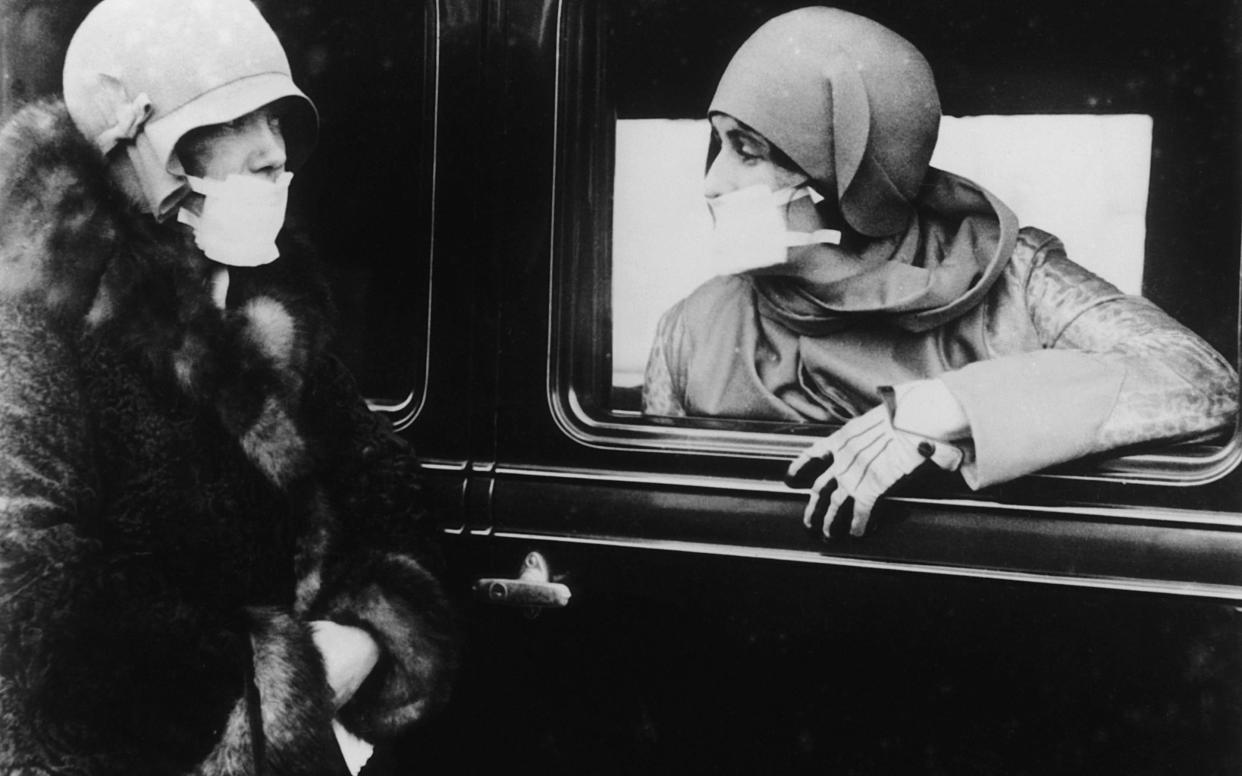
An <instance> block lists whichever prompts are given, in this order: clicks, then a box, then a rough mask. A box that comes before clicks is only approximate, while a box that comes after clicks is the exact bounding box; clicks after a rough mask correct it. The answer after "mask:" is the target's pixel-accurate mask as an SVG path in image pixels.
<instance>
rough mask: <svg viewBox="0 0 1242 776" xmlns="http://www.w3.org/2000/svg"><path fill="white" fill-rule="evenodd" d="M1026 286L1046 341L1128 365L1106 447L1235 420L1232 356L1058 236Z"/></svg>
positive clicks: (1104, 431) (1101, 437)
mask: <svg viewBox="0 0 1242 776" xmlns="http://www.w3.org/2000/svg"><path fill="white" fill-rule="evenodd" d="M1026 289H1027V294H1026V298H1027V305H1028V309H1029V312H1030V315H1031V320H1032V322H1033V323H1034V325H1035V328H1036V331H1037V332H1038V334H1039V337H1040V340H1041V343H1042V344H1043V346H1044V347H1045V348H1054V349H1069V350H1078V351H1083V352H1087V353H1092V354H1094V355H1096V356H1097V357H1100V358H1103V359H1106V360H1108V361H1111V362H1114V363H1115V364H1116V365H1118V366H1120V367H1123V369H1124V375H1125V377H1124V379H1123V381H1122V384H1121V389H1120V392H1119V393H1118V395H1117V399H1116V403H1115V404H1114V406H1113V410H1112V412H1111V413H1110V414H1109V415H1108V416H1107V417H1106V418H1105V419H1104V422H1103V424H1102V425H1101V427H1100V429H1099V432H1098V438H1097V440H1096V443H1097V445H1098V448H1099V449H1100V450H1106V449H1110V448H1115V447H1119V446H1122V445H1127V444H1134V443H1138V442H1144V441H1149V440H1157V439H1169V440H1173V439H1185V438H1188V437H1192V436H1195V435H1198V434H1202V433H1204V432H1209V431H1213V430H1219V429H1221V428H1223V427H1225V426H1226V425H1227V424H1229V423H1230V422H1232V420H1233V418H1234V415H1235V413H1236V411H1237V392H1238V382H1237V381H1238V378H1237V374H1236V373H1235V372H1234V370H1233V368H1232V367H1231V366H1230V365H1229V363H1228V362H1226V361H1225V359H1224V358H1223V357H1222V356H1221V355H1220V354H1219V353H1217V352H1216V351H1215V350H1213V349H1212V347H1211V346H1210V345H1208V344H1207V343H1206V342H1204V341H1203V340H1202V339H1200V338H1199V337H1198V336H1197V335H1195V334H1194V333H1193V332H1191V331H1190V330H1189V329H1187V328H1185V327H1184V326H1182V325H1181V324H1180V323H1178V322H1177V321H1175V320H1174V319H1173V318H1171V317H1170V316H1169V315H1167V314H1166V313H1164V312H1163V311H1162V310H1160V309H1159V308H1158V307H1156V305H1154V304H1152V303H1151V302H1150V301H1148V300H1146V299H1143V298H1142V297H1138V296H1129V295H1126V294H1123V293H1121V292H1120V291H1119V290H1118V289H1117V288H1115V287H1114V286H1113V285H1112V284H1110V283H1108V282H1107V281H1105V280H1102V279H1101V278H1099V277H1096V276H1095V275H1094V274H1092V273H1091V272H1089V271H1088V270H1086V269H1084V268H1082V267H1080V266H1078V265H1077V264H1074V263H1073V262H1072V261H1070V260H1069V259H1068V258H1066V255H1065V251H1064V249H1063V248H1062V246H1061V244H1060V242H1059V241H1056V240H1049V242H1048V243H1046V244H1045V245H1044V246H1043V247H1042V248H1041V249H1040V250H1039V251H1037V252H1036V253H1035V254H1034V256H1033V261H1032V264H1031V269H1030V274H1029V277H1028V282H1027V284H1026Z"/></svg>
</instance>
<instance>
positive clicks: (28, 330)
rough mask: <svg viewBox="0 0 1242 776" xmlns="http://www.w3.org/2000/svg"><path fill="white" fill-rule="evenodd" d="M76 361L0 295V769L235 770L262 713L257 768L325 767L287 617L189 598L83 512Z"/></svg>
mask: <svg viewBox="0 0 1242 776" xmlns="http://www.w3.org/2000/svg"><path fill="white" fill-rule="evenodd" d="M75 363H76V361H75V359H74V353H73V348H72V347H71V345H70V341H69V339H68V338H67V337H62V336H59V335H57V333H56V327H55V326H54V325H52V324H51V323H50V322H49V321H48V320H47V318H46V313H45V312H44V308H42V307H38V306H35V307H28V306H23V305H16V304H11V303H6V302H4V301H0V770H6V768H7V767H9V766H14V765H15V764H28V765H29V764H41V765H44V766H47V767H52V765H55V766H57V767H58V768H63V770H64V772H73V773H84V774H95V773H184V772H189V771H192V770H193V769H194V768H195V767H196V763H201V765H200V766H199V767H198V773H201V774H226V773H227V774H249V773H253V772H255V769H254V767H253V762H254V761H253V757H254V744H255V741H254V740H253V739H252V736H251V730H252V729H255V728H253V727H252V726H251V724H249V721H250V720H259V719H261V720H262V726H263V729H264V733H265V735H264V743H263V744H262V746H263V747H264V749H265V759H266V760H267V762H269V763H271V764H272V766H273V767H272V772H276V773H289V772H297V773H313V772H332V770H330V769H328V764H330V763H333V762H334V761H333V759H332V757H333V756H336V757H338V760H339V755H338V754H337V750H336V747H335V744H334V742H333V738H332V733H331V719H332V709H331V703H330V698H329V695H328V689H327V686H326V683H325V681H324V677H323V666H322V663H321V662H320V660H319V656H318V652H317V651H316V650H315V649H314V645H313V642H312V641H311V639H310V636H309V634H308V633H307V632H306V631H305V628H304V626H302V625H299V624H297V623H295V622H294V621H293V619H292V617H291V616H290V615H289V614H287V613H282V612H279V611H266V610H265V611H255V612H249V613H247V612H221V611H218V610H216V609H213V608H211V607H210V606H205V605H202V604H200V603H198V602H196V601H194V600H191V599H188V598H187V597H186V596H185V595H184V593H183V592H182V591H181V589H180V588H178V587H177V586H176V585H175V584H173V583H171V582H170V581H169V580H168V578H167V576H166V574H165V571H166V568H167V567H166V565H165V564H166V563H167V562H168V559H167V558H155V557H151V556H150V554H149V553H143V552H140V551H132V550H127V549H126V548H125V545H124V542H123V540H119V539H117V538H115V537H108V536H106V535H105V534H104V533H103V532H102V531H101V530H100V529H99V527H98V526H97V525H95V513H96V507H95V503H94V496H93V493H94V490H95V488H94V479H95V475H94V473H93V472H94V468H93V466H92V464H91V462H92V457H91V453H90V450H91V437H90V424H89V423H88V422H87V420H86V418H87V415H86V414H85V412H84V410H83V407H82V400H81V398H80V390H79V389H78V385H77V383H76V381H75V375H76V369H75ZM249 687H254V688H255V690H254V691H248V688H249ZM251 704H253V705H251ZM225 720H228V722H227V724H225ZM204 758H206V760H205V761H204ZM289 763H299V765H298V767H293V766H288V765H287V764H289ZM308 763H311V764H313V767H310V768H307V767H304V766H305V765H306V764H308Z"/></svg>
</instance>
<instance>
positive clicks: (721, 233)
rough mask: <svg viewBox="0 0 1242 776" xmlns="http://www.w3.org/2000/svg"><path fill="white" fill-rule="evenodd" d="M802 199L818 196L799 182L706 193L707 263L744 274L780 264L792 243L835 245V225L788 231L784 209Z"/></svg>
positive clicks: (837, 239) (838, 237)
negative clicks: (709, 257)
mask: <svg viewBox="0 0 1242 776" xmlns="http://www.w3.org/2000/svg"><path fill="white" fill-rule="evenodd" d="M803 197H811V198H812V201H814V202H819V201H820V200H821V199H823V198H822V197H820V196H819V194H817V193H816V192H815V191H814V190H812V189H811V188H810V187H809V186H807V185H805V184H803V185H800V186H792V187H787V188H783V189H779V190H777V191H772V190H771V189H769V188H768V187H767V186H764V185H763V184H757V185H755V186H748V187H746V188H744V189H738V190H737V191H730V192H729V193H728V194H721V195H720V196H718V197H709V198H708V199H707V207H708V209H709V210H711V213H712V220H713V221H714V222H715V228H714V229H713V230H712V257H713V267H714V268H715V269H716V270H717V271H719V272H720V273H722V274H730V273H735V272H745V271H746V270H748V269H755V268H757V267H768V266H771V265H773V264H780V263H782V262H784V261H785V259H786V258H787V256H788V253H787V252H788V249H789V248H792V247H796V246H800V245H813V244H817V243H829V244H833V245H836V244H838V243H840V242H841V233H840V232H838V231H837V230H835V229H820V230H818V231H815V232H791V231H789V229H788V226H787V224H786V222H785V211H786V210H787V209H788V207H789V206H790V205H792V204H793V203H794V202H797V201H798V200H800V199H802V198H803Z"/></svg>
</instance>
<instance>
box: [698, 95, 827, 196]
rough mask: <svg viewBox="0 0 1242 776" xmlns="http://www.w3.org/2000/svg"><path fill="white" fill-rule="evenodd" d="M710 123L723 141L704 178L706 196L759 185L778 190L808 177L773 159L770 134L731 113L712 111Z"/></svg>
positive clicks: (713, 130) (794, 184)
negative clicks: (764, 133) (750, 125)
mask: <svg viewBox="0 0 1242 776" xmlns="http://www.w3.org/2000/svg"><path fill="white" fill-rule="evenodd" d="M711 124H712V132H713V133H714V134H715V135H716V138H717V140H719V141H720V153H719V154H717V155H716V158H715V159H714V160H712V166H711V167H710V168H709V169H708V171H707V177H706V178H705V179H704V181H703V196H705V197H708V198H711V197H719V196H721V195H722V194H728V193H729V192H731V191H737V190H738V189H744V188H748V187H750V186H756V185H763V186H767V187H768V188H769V189H771V190H772V191H777V190H779V189H783V188H785V187H786V186H796V185H798V184H800V183H803V182H805V181H806V175H805V174H803V173H802V172H799V171H797V170H791V169H789V168H787V167H783V166H781V165H780V164H778V163H776V162H775V161H774V160H773V150H774V149H773V147H772V144H771V143H769V142H768V140H767V138H765V137H764V136H763V135H761V134H759V133H758V132H756V131H755V130H753V129H751V128H750V127H748V126H746V125H745V124H743V123H742V122H740V121H738V120H737V119H735V118H733V117H732V116H730V115H729V114H727V113H713V114H712V115H711Z"/></svg>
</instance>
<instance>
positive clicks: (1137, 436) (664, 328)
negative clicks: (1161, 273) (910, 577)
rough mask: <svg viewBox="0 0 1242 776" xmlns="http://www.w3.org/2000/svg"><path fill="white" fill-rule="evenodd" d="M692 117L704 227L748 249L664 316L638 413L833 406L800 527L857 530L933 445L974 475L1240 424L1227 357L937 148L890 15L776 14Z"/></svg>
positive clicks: (812, 458) (752, 414)
mask: <svg viewBox="0 0 1242 776" xmlns="http://www.w3.org/2000/svg"><path fill="white" fill-rule="evenodd" d="M708 115H709V119H710V121H711V125H712V141H711V145H710V148H709V151H708V159H709V167H708V171H707V176H706V180H705V183H704V194H705V196H706V198H707V203H708V206H709V208H710V209H711V211H712V214H713V217H714V219H715V222H716V234H715V236H716V239H717V242H718V243H719V249H720V250H722V251H727V250H737V249H739V247H740V248H742V249H743V250H745V251H747V252H748V257H743V258H745V259H746V260H747V261H749V262H750V266H751V267H754V268H753V269H749V270H747V271H745V272H741V273H739V274H732V275H725V276H720V277H716V278H714V279H712V280H710V281H708V282H707V283H705V284H703V285H702V286H701V287H699V288H698V289H697V290H695V291H694V292H693V293H692V294H691V295H690V296H688V297H687V298H685V299H683V300H682V301H681V302H679V303H677V304H676V305H675V306H674V307H672V308H671V309H669V310H668V311H667V312H666V313H665V314H664V315H663V317H662V318H661V320H660V324H659V327H658V330H657V333H656V337H655V342H654V345H653V347H652V350H651V355H650V358H649V360H648V365H647V372H646V378H645V382H644V386H643V406H644V411H645V412H646V413H647V414H651V415H667V416H683V415H685V416H710V417H728V418H748V419H764V420H781V421H791V420H792V421H806V422H818V423H842V424H844V425H842V426H841V428H840V429H839V430H838V431H836V432H835V433H833V434H832V435H830V436H829V437H827V438H826V439H823V440H821V441H819V442H817V443H815V444H814V445H812V446H811V447H810V448H809V449H807V450H806V451H805V452H803V453H802V454H801V455H800V456H799V457H798V458H797V459H796V460H795V461H794V462H793V463H792V464H791V465H790V468H789V479H790V481H791V483H793V484H798V485H808V486H809V487H810V488H811V491H812V493H811V497H810V501H809V503H808V505H807V507H806V511H805V514H804V520H805V522H806V524H807V527H808V528H812V527H814V528H816V529H820V530H822V531H823V533H824V536H825V537H827V536H828V535H829V532H830V529H831V530H832V533H833V535H836V534H837V533H838V532H840V531H842V530H844V528H845V527H846V526H848V528H849V532H850V533H851V534H852V535H855V536H858V535H862V534H863V533H864V532H865V530H866V528H867V524H868V520H869V518H870V513H871V510H872V507H873V506H874V504H875V502H876V500H877V499H878V498H879V497H880V496H881V495H883V494H884V493H886V492H887V491H889V490H890V489H891V488H892V487H893V486H894V485H895V484H896V483H897V482H898V481H899V480H901V479H902V478H904V477H906V476H908V475H910V474H912V473H913V472H914V471H915V470H916V469H919V468H921V467H923V468H926V467H925V465H927V466H930V465H931V464H934V465H935V466H938V467H939V468H941V469H945V470H959V471H960V473H961V475H962V477H963V478H964V479H965V481H966V482H967V484H969V485H970V487H972V488H982V487H985V486H988V485H992V484H995V483H1000V482H1004V481H1007V480H1011V479H1013V478H1016V477H1020V476H1022V475H1024V474H1028V473H1031V472H1034V471H1037V470H1039V469H1043V468H1045V467H1048V466H1052V465H1054V464H1059V463H1063V462H1066V461H1070V460H1073V459H1076V458H1080V457H1082V456H1085V455H1088V454H1092V453H1099V452H1103V451H1107V450H1111V449H1115V448H1118V447H1121V446H1125V445H1130V444H1134V443H1139V442H1146V441H1152V440H1179V439H1187V438H1190V437H1194V436H1197V435H1202V434H1204V433H1207V432H1211V431H1213V430H1219V429H1222V428H1224V427H1225V426H1227V425H1228V424H1229V423H1231V422H1232V419H1233V417H1234V414H1235V411H1236V406H1237V376H1236V374H1235V373H1234V371H1233V370H1232V368H1231V367H1230V365H1229V364H1228V363H1227V362H1226V361H1225V360H1224V359H1223V358H1222V357H1221V356H1220V355H1219V354H1218V353H1216V352H1215V351H1214V350H1213V349H1212V348H1211V347H1210V346H1209V345H1208V344H1207V343H1205V342H1204V341H1203V340H1202V339H1200V338H1199V337H1198V336H1196V335H1195V334H1194V333H1192V332H1190V331H1189V330H1187V329H1186V328H1185V327H1183V326H1181V325H1180V324H1179V323H1177V321H1175V320H1173V319H1172V318H1170V317H1169V316H1168V315H1166V314H1165V313H1164V312H1162V311H1161V310H1159V309H1158V308H1157V307H1156V306H1155V305H1154V304H1152V303H1151V302H1149V301H1147V300H1145V299H1143V298H1140V297H1135V296H1127V295H1125V294H1123V293H1121V292H1120V291H1118V290H1117V289H1116V288H1115V287H1113V286H1112V285H1110V284H1109V283H1108V282H1106V281H1104V280H1102V279H1100V278H1098V277H1096V276H1094V275H1093V274H1091V273H1090V272H1088V271H1087V270H1085V269H1083V268H1082V267H1079V266H1078V265H1076V264H1074V263H1073V262H1072V261H1070V260H1069V259H1068V258H1066V255H1065V250H1064V248H1063V247H1062V245H1061V243H1060V241H1058V240H1057V239H1056V238H1055V237H1053V236H1052V235H1049V234H1046V233H1044V232H1041V231H1039V230H1038V229H1033V228H1029V227H1027V228H1021V229H1020V228H1019V226H1018V219H1017V217H1016V216H1015V215H1014V213H1012V212H1011V211H1010V210H1009V209H1008V208H1007V207H1006V206H1005V204H1004V203H1003V202H1001V201H1000V200H998V199H997V198H996V197H995V196H993V195H992V194H991V193H989V192H988V191H987V190H985V189H984V188H982V187H981V186H979V185H977V184H975V183H973V182H971V181H969V180H966V179H964V178H961V177H959V176H957V175H954V174H952V173H948V172H944V171H942V170H937V169H934V168H931V167H930V166H929V161H930V159H931V156H932V150H933V148H934V146H935V144H936V136H937V131H938V128H939V122H940V102H939V97H938V95H937V92H936V87H935V83H934V82H933V79H932V73H931V69H930V68H929V66H928V64H927V61H926V60H925V59H924V58H923V56H922V55H921V54H920V53H919V51H918V50H917V49H915V48H914V46H913V45H911V44H910V43H909V42H908V41H906V40H905V39H903V38H901V37H900V36H898V35H897V34H895V33H894V32H892V31H891V30H888V29H886V28H885V27H883V26H881V25H879V24H877V23H875V22H873V21H870V20H868V19H865V18H862V17H859V16H856V15H854V14H850V13H847V12H845V11H841V10H837V9H831V8H819V7H816V8H803V9H800V10H797V11H793V12H790V13H787V14H784V15H782V16H779V17H777V18H775V19H773V20H771V21H769V22H768V23H766V24H765V25H763V26H762V27H760V28H759V29H758V30H757V31H756V32H755V33H754V34H753V35H752V36H751V37H750V38H749V39H748V40H747V41H746V42H745V43H744V44H743V45H742V47H741V48H740V49H739V50H738V52H737V53H736V54H735V55H734V57H733V59H732V61H731V62H730V63H729V66H728V67H727V68H726V70H725V73H724V75H723V76H722V77H721V79H720V83H719V85H718V87H717V89H716V94H715V97H714V98H713V100H712V102H711V106H710V108H709V111H708ZM759 265H764V266H759ZM821 522H822V529H821V527H820V523H821ZM834 523H835V524H836V526H837V527H836V528H834V527H833V526H834Z"/></svg>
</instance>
